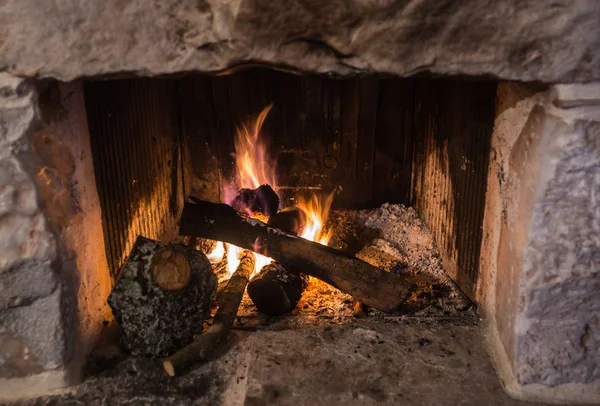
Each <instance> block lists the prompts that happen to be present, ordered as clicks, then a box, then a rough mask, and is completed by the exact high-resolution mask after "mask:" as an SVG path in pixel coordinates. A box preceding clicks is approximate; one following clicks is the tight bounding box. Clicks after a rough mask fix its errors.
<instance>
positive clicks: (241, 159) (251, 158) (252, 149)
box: [223, 104, 277, 204]
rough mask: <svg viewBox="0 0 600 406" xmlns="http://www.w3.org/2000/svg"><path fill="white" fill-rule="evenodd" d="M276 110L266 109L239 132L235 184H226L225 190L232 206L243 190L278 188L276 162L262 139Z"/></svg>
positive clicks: (240, 128) (225, 197) (239, 129)
mask: <svg viewBox="0 0 600 406" xmlns="http://www.w3.org/2000/svg"><path fill="white" fill-rule="evenodd" d="M272 108H273V105H272V104H270V105H268V106H267V107H265V108H264V109H263V110H262V111H261V112H260V114H259V115H258V117H257V118H256V120H254V121H253V122H249V123H246V124H242V126H241V127H238V128H237V131H236V137H235V141H234V145H235V165H236V174H235V184H233V185H231V184H226V185H225V187H224V190H223V196H224V201H225V203H228V204H229V203H231V202H232V201H233V199H234V198H235V196H236V195H237V192H238V190H239V189H240V188H247V189H255V188H257V187H259V186H260V185H264V184H267V185H271V187H272V188H273V189H275V188H276V186H277V182H276V179H275V162H274V161H273V160H271V159H270V158H269V149H268V147H267V144H265V142H264V141H263V140H262V139H261V136H260V131H261V129H262V126H263V124H264V122H265V119H266V118H267V114H269V111H271V109H272Z"/></svg>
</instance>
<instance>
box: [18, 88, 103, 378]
mask: <svg viewBox="0 0 600 406" xmlns="http://www.w3.org/2000/svg"><path fill="white" fill-rule="evenodd" d="M37 90H38V94H39V103H38V104H39V111H40V118H41V120H40V121H41V122H40V125H39V126H38V128H36V131H33V132H32V133H31V134H30V135H29V137H28V138H29V139H28V142H27V144H28V145H29V146H30V147H31V150H32V154H31V156H24V157H22V158H21V159H22V160H23V161H24V162H23V166H26V168H27V171H28V172H29V173H30V174H32V175H33V176H34V180H35V181H36V183H37V186H38V190H39V195H40V207H41V209H42V211H43V212H44V215H45V216H46V218H47V219H48V221H49V223H50V224H51V225H52V226H53V230H54V231H55V233H56V235H57V237H58V238H57V242H58V254H59V258H60V267H59V268H60V278H61V281H62V283H63V286H64V287H65V288H66V289H67V290H66V291H65V294H67V295H68V300H69V301H68V302H66V303H65V307H64V309H63V310H64V312H65V318H66V319H67V321H68V322H69V323H70V325H69V333H70V335H69V337H68V338H69V345H70V346H71V347H72V350H73V351H74V353H73V355H72V359H73V362H72V364H74V365H77V364H79V365H81V364H82V363H83V362H84V360H85V357H86V355H87V353H88V352H89V350H90V349H91V347H92V346H93V345H94V343H95V342H96V340H97V338H98V336H99V334H100V330H101V328H102V323H103V322H104V321H110V320H112V315H111V312H110V308H109V307H108V305H107V303H106V299H107V297H108V294H109V293H110V289H111V287H112V281H111V277H110V273H109V269H108V264H107V262H106V254H105V252H106V251H105V247H104V235H103V231H102V218H101V207H100V200H99V197H98V192H97V188H96V181H95V175H94V167H93V161H92V152H91V146H90V139H89V133H88V125H87V116H86V112H85V104H84V98H83V86H82V83H81V82H73V83H60V84H59V83H56V82H54V81H50V82H49V83H44V84H38V88H37ZM73 369H76V367H75V366H73Z"/></svg>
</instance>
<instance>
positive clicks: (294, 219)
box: [267, 207, 306, 235]
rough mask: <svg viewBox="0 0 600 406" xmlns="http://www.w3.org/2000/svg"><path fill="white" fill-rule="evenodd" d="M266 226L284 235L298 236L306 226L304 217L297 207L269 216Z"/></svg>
mask: <svg viewBox="0 0 600 406" xmlns="http://www.w3.org/2000/svg"><path fill="white" fill-rule="evenodd" d="M267 225H268V226H269V227H273V228H278V229H280V230H283V231H285V232H286V233H290V234H293V235H300V233H301V232H302V230H304V227H305V226H306V215H305V214H304V212H303V211H302V210H300V209H299V208H297V207H291V208H287V209H283V210H281V211H280V212H278V213H277V214H275V215H273V216H271V217H270V218H269V221H268V223H267Z"/></svg>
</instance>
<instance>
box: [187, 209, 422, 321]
mask: <svg viewBox="0 0 600 406" xmlns="http://www.w3.org/2000/svg"><path fill="white" fill-rule="evenodd" d="M179 233H180V234H183V235H190V236H197V237H204V238H210V239H213V240H218V241H225V242H229V243H231V244H234V245H237V246H238V247H242V248H245V249H249V250H252V251H255V252H258V253H259V254H262V255H265V256H268V257H271V258H273V259H274V260H276V261H277V262H279V263H281V264H282V265H283V266H284V267H285V268H286V269H288V270H289V271H293V272H297V273H306V274H308V275H312V276H314V277H316V278H318V279H321V280H322V281H324V282H326V283H328V284H330V285H332V286H334V287H336V288H338V289H340V290H341V291H343V292H346V293H348V294H350V295H352V296H353V297H354V298H355V299H357V300H360V301H361V302H362V303H364V304H366V305H368V306H370V307H373V308H375V309H377V310H381V311H388V312H389V311H393V310H395V309H396V308H397V307H398V306H400V304H402V302H403V301H404V300H405V299H406V298H407V297H408V296H409V292H410V289H411V288H412V287H413V281H411V280H410V279H409V278H410V277H407V276H401V275H396V274H392V273H389V272H385V271H383V270H381V269H379V268H376V267H374V266H372V265H369V264H367V263H366V262H363V261H361V260H359V259H357V258H355V257H353V256H351V255H348V254H346V253H344V252H341V251H338V250H336V249H333V248H331V247H327V246H324V245H321V244H318V243H315V242H312V241H308V240H305V239H303V238H300V237H296V236H293V235H290V234H287V233H285V232H283V231H281V230H279V229H276V228H272V227H268V226H267V225H266V224H264V223H262V222H260V221H257V220H254V219H251V218H246V217H242V216H240V215H238V214H237V213H236V211H235V210H233V209H232V208H231V207H230V206H227V205H225V204H217V203H210V202H205V201H200V200H198V201H197V203H196V204H193V203H186V204H185V206H184V210H183V214H182V218H181V226H180V229H179Z"/></svg>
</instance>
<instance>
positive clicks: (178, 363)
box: [163, 252, 254, 376]
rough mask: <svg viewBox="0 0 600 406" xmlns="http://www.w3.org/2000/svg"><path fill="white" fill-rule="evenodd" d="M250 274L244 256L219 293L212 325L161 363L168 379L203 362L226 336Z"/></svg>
mask: <svg viewBox="0 0 600 406" xmlns="http://www.w3.org/2000/svg"><path fill="white" fill-rule="evenodd" d="M253 270H254V255H252V254H251V253H249V252H244V254H243V256H242V259H241V261H240V263H239V265H238V267H237V269H236V270H235V272H234V273H233V275H232V276H231V278H230V279H229V282H228V284H227V287H226V288H225V291H224V292H223V298H222V303H221V305H220V306H219V308H218V310H217V313H216V314H215V317H214V319H213V323H212V325H211V326H210V327H209V328H208V329H207V330H206V331H205V332H204V333H202V334H201V335H200V336H197V338H195V339H194V342H193V343H191V344H189V345H188V346H186V347H184V348H182V349H181V350H179V351H177V352H176V353H175V354H173V355H172V356H170V357H169V358H167V359H166V360H164V361H163V368H164V370H165V372H166V373H167V374H168V375H170V376H175V375H181V374H183V373H185V372H186V371H187V370H189V368H191V367H192V366H194V365H196V364H200V363H202V362H204V361H206V360H207V358H208V357H209V356H210V354H211V353H212V351H213V350H214V349H215V347H216V346H217V344H219V343H220V342H221V341H222V340H223V339H224V338H225V337H226V336H227V334H228V333H229V330H231V327H232V326H233V322H234V321H235V317H236V315H237V312H238V308H239V306H240V302H241V301H242V296H243V295H244V291H245V290H246V286H247V285H248V279H250V275H252V271H253Z"/></svg>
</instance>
